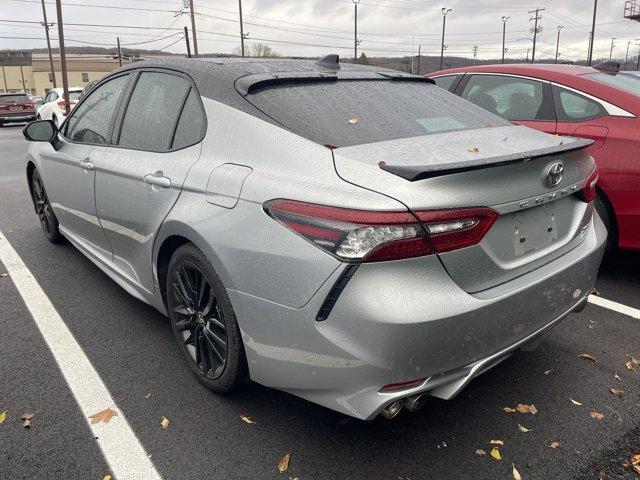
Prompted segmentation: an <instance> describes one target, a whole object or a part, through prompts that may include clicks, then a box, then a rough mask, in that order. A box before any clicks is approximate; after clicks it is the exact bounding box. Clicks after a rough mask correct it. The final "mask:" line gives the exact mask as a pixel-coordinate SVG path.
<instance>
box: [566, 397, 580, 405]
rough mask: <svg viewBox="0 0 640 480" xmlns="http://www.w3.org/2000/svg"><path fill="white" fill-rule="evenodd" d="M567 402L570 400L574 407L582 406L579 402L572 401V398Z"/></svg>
mask: <svg viewBox="0 0 640 480" xmlns="http://www.w3.org/2000/svg"><path fill="white" fill-rule="evenodd" d="M569 400H571V403H573V404H574V405H578V406H582V404H581V403H580V402H579V401H577V400H574V399H573V398H571V397H569Z"/></svg>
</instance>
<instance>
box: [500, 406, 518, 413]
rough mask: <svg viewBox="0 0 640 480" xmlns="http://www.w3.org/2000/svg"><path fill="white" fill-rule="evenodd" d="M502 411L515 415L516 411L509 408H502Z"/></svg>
mask: <svg viewBox="0 0 640 480" xmlns="http://www.w3.org/2000/svg"><path fill="white" fill-rule="evenodd" d="M502 410H503V411H505V412H507V413H516V409H515V408H511V407H503V408H502Z"/></svg>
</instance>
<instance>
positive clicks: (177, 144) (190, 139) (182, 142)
mask: <svg viewBox="0 0 640 480" xmlns="http://www.w3.org/2000/svg"><path fill="white" fill-rule="evenodd" d="M206 124H207V122H206V120H205V113H204V111H203V110H202V105H201V103H200V99H199V98H198V93H197V92H196V91H195V89H193V88H192V89H191V91H190V92H189V96H188V97H187V101H186V103H185V104H184V108H183V109H182V114H181V115H180V120H178V126H177V127H176V133H175V135H174V136H173V145H172V146H171V148H172V149H173V150H178V149H180V148H184V147H188V146H190V145H193V144H195V143H198V142H199V141H200V140H201V139H202V136H203V135H204V130H205V127H206Z"/></svg>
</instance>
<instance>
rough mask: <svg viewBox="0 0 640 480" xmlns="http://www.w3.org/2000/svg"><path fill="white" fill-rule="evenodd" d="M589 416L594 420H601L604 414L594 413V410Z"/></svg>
mask: <svg viewBox="0 0 640 480" xmlns="http://www.w3.org/2000/svg"><path fill="white" fill-rule="evenodd" d="M589 415H591V418H593V419H595V420H602V419H603V418H604V414H602V413H600V412H596V411H595V410H594V411H593V412H591V413H590V414H589Z"/></svg>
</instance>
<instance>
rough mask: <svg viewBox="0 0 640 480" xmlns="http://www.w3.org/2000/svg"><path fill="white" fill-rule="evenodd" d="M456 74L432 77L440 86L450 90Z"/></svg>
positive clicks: (456, 76)
mask: <svg viewBox="0 0 640 480" xmlns="http://www.w3.org/2000/svg"><path fill="white" fill-rule="evenodd" d="M457 78H458V75H445V76H444V77H436V78H434V79H433V81H434V82H436V85H438V86H439V87H440V88H444V89H445V90H449V91H451V87H453V84H454V83H455V81H456V79H457Z"/></svg>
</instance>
